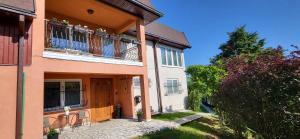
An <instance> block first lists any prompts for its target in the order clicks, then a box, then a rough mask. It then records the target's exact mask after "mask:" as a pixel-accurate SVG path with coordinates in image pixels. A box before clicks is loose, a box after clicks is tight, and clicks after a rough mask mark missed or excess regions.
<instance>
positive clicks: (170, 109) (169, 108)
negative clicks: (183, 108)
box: [165, 105, 173, 112]
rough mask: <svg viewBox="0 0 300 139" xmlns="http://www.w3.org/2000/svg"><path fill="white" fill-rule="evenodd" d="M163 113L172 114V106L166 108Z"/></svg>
mask: <svg viewBox="0 0 300 139" xmlns="http://www.w3.org/2000/svg"><path fill="white" fill-rule="evenodd" d="M165 111H166V112H172V111H173V106H172V105H169V106H166V107H165Z"/></svg>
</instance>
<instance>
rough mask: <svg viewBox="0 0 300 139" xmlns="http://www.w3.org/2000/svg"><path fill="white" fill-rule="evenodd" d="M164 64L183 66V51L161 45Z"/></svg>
mask: <svg viewBox="0 0 300 139" xmlns="http://www.w3.org/2000/svg"><path fill="white" fill-rule="evenodd" d="M160 51H161V61H162V65H168V66H175V67H178V66H179V67H182V58H181V57H182V56H181V51H180V50H176V49H171V48H164V47H160Z"/></svg>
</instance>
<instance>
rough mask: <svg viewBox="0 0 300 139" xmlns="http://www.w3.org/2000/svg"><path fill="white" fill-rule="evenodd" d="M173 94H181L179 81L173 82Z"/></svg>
mask: <svg viewBox="0 0 300 139" xmlns="http://www.w3.org/2000/svg"><path fill="white" fill-rule="evenodd" d="M173 92H174V93H179V88H178V80H173Z"/></svg>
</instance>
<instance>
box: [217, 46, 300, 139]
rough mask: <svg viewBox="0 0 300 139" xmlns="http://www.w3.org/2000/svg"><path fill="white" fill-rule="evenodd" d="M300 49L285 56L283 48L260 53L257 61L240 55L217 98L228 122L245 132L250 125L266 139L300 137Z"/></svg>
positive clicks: (229, 66)
mask: <svg viewBox="0 0 300 139" xmlns="http://www.w3.org/2000/svg"><path fill="white" fill-rule="evenodd" d="M299 56H300V51H299V50H297V51H293V52H292V53H291V55H289V56H288V57H286V58H284V57H283V56H282V49H281V48H277V49H274V50H272V52H268V53H262V54H260V55H259V56H258V57H257V58H256V60H254V61H253V62H248V61H246V60H245V59H247V57H246V56H237V57H235V58H232V59H231V60H229V62H228V63H227V71H228V76H227V77H226V78H224V80H222V84H221V86H220V89H219V91H218V92H217V93H215V94H214V96H213V100H214V105H216V107H217V109H218V112H219V113H220V114H222V117H224V118H225V120H226V122H227V123H228V124H229V125H230V126H231V127H233V129H234V130H235V131H236V133H238V134H239V135H241V132H243V131H245V128H246V127H249V128H250V129H252V130H254V131H256V132H257V133H259V134H261V135H262V136H263V137H264V138H266V139H270V138H274V139H286V138H297V137H299V136H300V57H299Z"/></svg>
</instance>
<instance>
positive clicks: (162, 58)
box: [160, 47, 167, 65]
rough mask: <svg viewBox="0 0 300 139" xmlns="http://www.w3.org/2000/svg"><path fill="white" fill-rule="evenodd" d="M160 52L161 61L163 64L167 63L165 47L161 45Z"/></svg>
mask: <svg viewBox="0 0 300 139" xmlns="http://www.w3.org/2000/svg"><path fill="white" fill-rule="evenodd" d="M160 52H161V63H162V64H163V65H167V59H166V49H165V48H163V47H161V48H160Z"/></svg>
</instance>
